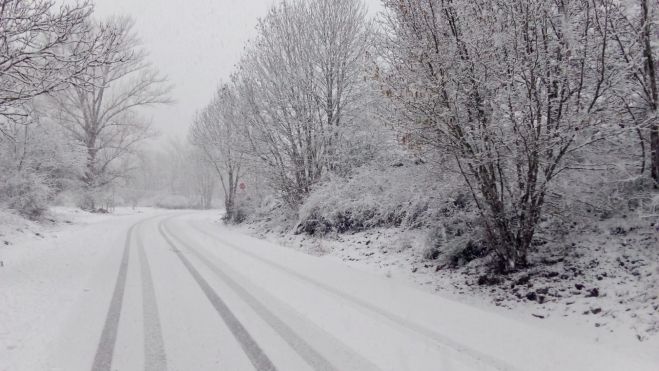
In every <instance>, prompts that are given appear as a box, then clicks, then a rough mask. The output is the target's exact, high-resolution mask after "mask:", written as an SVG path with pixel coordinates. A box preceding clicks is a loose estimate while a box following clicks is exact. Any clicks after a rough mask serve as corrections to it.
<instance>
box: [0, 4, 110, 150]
mask: <svg viewBox="0 0 659 371" xmlns="http://www.w3.org/2000/svg"><path fill="white" fill-rule="evenodd" d="M55 4H56V2H54V1H49V0H35V1H25V0H2V1H1V2H0V116H1V117H2V120H0V140H2V136H4V137H5V139H9V140H12V139H13V138H12V137H11V134H10V133H9V131H8V129H7V125H8V123H10V122H18V123H21V120H23V119H24V118H26V117H27V112H26V111H25V109H24V105H25V104H26V103H27V104H29V103H30V101H31V100H32V99H33V98H35V97H37V96H39V95H42V94H45V93H52V92H55V91H58V90H61V89H63V88H66V87H68V86H69V85H70V84H84V83H85V82H86V81H88V68H89V67H94V66H99V65H102V64H104V63H105V60H104V58H105V55H104V53H103V47H102V45H101V44H102V42H101V40H102V39H104V38H111V37H112V36H111V35H109V34H107V33H103V32H99V33H97V34H95V35H94V37H89V32H90V25H89V22H88V19H89V16H90V14H91V12H92V10H93V7H92V5H91V4H90V3H89V2H87V1H85V2H76V3H72V4H69V5H62V6H56V5H55ZM81 40H84V42H81ZM28 121H29V119H28Z"/></svg>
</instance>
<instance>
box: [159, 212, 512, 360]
mask: <svg viewBox="0 0 659 371" xmlns="http://www.w3.org/2000/svg"><path fill="white" fill-rule="evenodd" d="M170 219H171V218H170ZM191 226H192V227H193V228H194V229H196V230H197V231H199V232H201V233H203V234H204V235H206V236H208V237H210V238H212V239H214V240H216V241H218V242H220V243H221V244H223V245H225V246H228V247H231V248H232V249H234V250H235V251H238V252H240V253H241V254H243V255H246V256H249V257H251V258H253V259H256V260H258V261H260V262H262V263H264V264H266V265H268V266H271V267H273V268H276V269H278V270H280V271H282V272H284V273H287V274H289V275H291V276H293V277H296V278H298V279H300V280H302V281H303V282H307V283H309V284H311V285H313V286H315V287H317V288H320V289H322V290H324V291H326V292H329V293H331V294H333V295H335V296H338V297H340V298H343V299H345V300H348V301H349V302H352V303H353V304H355V305H357V306H359V307H362V308H364V309H367V310H369V311H371V312H374V313H376V314H378V315H380V316H382V317H384V318H386V319H387V320H389V321H391V322H393V323H395V324H397V325H398V326H401V327H403V328H406V329H408V330H411V331H413V332H416V333H418V334H421V335H423V336H425V337H427V338H429V339H431V340H433V341H434V342H435V343H436V344H437V345H439V346H445V347H448V348H449V349H453V350H455V351H456V352H458V353H460V354H463V355H465V356H467V357H470V358H472V359H474V360H477V361H479V362H482V363H483V364H484V365H487V366H492V367H495V368H496V369H497V370H501V371H520V370H519V369H517V368H516V367H515V366H513V365H511V364H510V363H508V362H506V361H505V360H502V359H500V358H497V357H494V356H491V355H489V354H486V353H483V352H481V351H479V350H476V349H474V348H471V347H469V346H467V345H464V344H461V343H459V342H457V341H454V340H452V339H450V338H449V337H448V336H446V335H443V334H441V333H438V332H436V331H433V330H430V329H427V328H425V327H423V326H421V325H418V324H416V323H414V322H411V321H409V320H407V319H405V318H403V317H401V316H398V315H396V314H394V313H391V312H388V311H386V310H383V309H381V308H380V307H378V306H376V305H374V304H371V303H369V302H367V301H365V300H363V299H360V298H359V297H357V296H354V295H351V294H348V293H345V292H343V291H341V290H339V289H337V288H335V287H332V286H330V285H328V284H325V283H323V282H320V281H318V280H316V279H314V278H311V277H308V276H306V275H303V274H300V273H298V272H296V271H294V270H292V269H290V268H288V267H286V266H284V265H281V264H279V263H276V262H274V261H271V260H269V259H266V258H263V257H261V256H259V255H257V254H254V253H252V252H250V251H247V250H245V249H243V248H241V247H239V246H238V245H235V244H233V243H232V242H229V241H226V240H224V239H222V238H220V237H218V236H216V235H214V234H212V233H210V232H208V231H206V230H204V229H201V228H200V227H198V226H195V225H193V224H191Z"/></svg>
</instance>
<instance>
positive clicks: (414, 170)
mask: <svg viewBox="0 0 659 371" xmlns="http://www.w3.org/2000/svg"><path fill="white" fill-rule="evenodd" d="M453 184H456V183H453V182H450V181H445V182H441V183H440V182H435V181H433V175H430V168H429V166H428V165H426V164H419V165H414V164H411V163H408V164H404V163H397V164H395V165H392V166H383V167H376V168H373V167H365V168H362V169H360V170H358V171H356V172H355V173H354V174H353V175H352V176H351V177H349V178H335V179H332V180H330V181H327V182H325V183H324V184H322V185H320V186H319V187H317V188H316V189H315V190H314V191H313V192H312V193H311V195H310V196H309V198H308V199H307V200H306V202H305V203H304V204H303V205H302V207H301V208H300V210H299V223H298V227H297V230H298V232H305V233H308V234H325V233H328V232H338V233H345V232H349V231H361V230H365V229H370V228H377V227H403V228H421V227H432V226H437V225H438V224H441V223H442V219H445V218H446V217H448V216H449V215H453V214H454V213H455V211H456V210H460V209H466V208H467V207H468V206H469V203H470V201H469V199H468V197H466V194H464V193H462V192H460V191H459V190H458V189H456V188H455V187H453V186H452V185H453Z"/></svg>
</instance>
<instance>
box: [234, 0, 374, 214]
mask: <svg viewBox="0 0 659 371" xmlns="http://www.w3.org/2000/svg"><path fill="white" fill-rule="evenodd" d="M365 14H366V12H365V9H364V5H363V3H361V2H360V1H358V0H312V1H301V0H296V1H291V2H282V3H281V4H279V5H277V6H275V7H273V8H272V9H271V10H270V12H269V13H268V15H267V16H266V17H265V18H264V19H263V20H261V22H260V23H259V26H258V37H257V38H256V40H255V41H254V42H253V43H252V44H251V45H250V48H249V49H248V52H247V54H246V56H245V57H244V59H243V61H242V62H241V64H240V72H239V74H238V79H237V86H238V94H239V95H240V97H241V98H240V101H241V103H242V106H243V111H244V112H245V114H246V116H245V117H246V124H247V126H248V127H249V130H248V131H247V133H248V134H249V135H248V138H249V140H250V142H251V148H252V152H253V154H254V155H255V157H257V158H259V159H260V160H261V161H262V162H263V163H264V164H266V166H267V168H268V169H269V170H270V171H269V172H268V177H269V178H270V183H271V184H272V185H273V187H274V189H275V190H276V191H277V192H278V193H279V194H280V195H281V197H282V198H283V199H284V200H285V201H286V202H287V203H288V204H289V205H291V206H293V207H296V206H297V205H299V204H300V202H301V201H302V200H303V199H304V197H305V196H306V195H307V194H308V193H309V192H310V191H311V189H312V187H313V186H314V185H315V184H316V183H317V182H318V181H319V180H320V179H321V177H322V175H323V174H324V172H325V171H327V170H328V169H330V170H331V169H333V168H334V167H336V166H337V165H338V164H339V163H340V162H341V158H340V152H339V151H338V150H337V149H338V148H339V147H340V142H341V141H342V140H343V138H344V136H345V135H346V134H347V133H349V132H350V130H351V129H352V128H354V127H355V126H356V125H358V123H359V121H360V119H361V118H362V117H363V116H362V115H363V114H364V111H365V110H364V107H365V106H366V103H365V101H364V92H365V79H364V73H363V72H364V68H363V65H364V61H365V60H366V59H367V57H368V48H369V45H370V37H371V33H370V27H369V24H368V23H367V21H366V19H365Z"/></svg>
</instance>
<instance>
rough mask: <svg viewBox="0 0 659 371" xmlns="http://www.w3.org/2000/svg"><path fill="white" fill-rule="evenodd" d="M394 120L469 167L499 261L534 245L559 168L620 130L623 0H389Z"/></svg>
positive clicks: (576, 162) (520, 261)
mask: <svg viewBox="0 0 659 371" xmlns="http://www.w3.org/2000/svg"><path fill="white" fill-rule="evenodd" d="M385 5H386V8H387V13H386V16H385V24H386V26H387V30H386V33H384V34H383V40H384V45H385V54H384V58H383V60H384V62H383V64H382V71H383V72H382V78H381V80H382V81H383V87H382V89H383V91H384V93H385V95H387V96H388V97H390V98H391V101H392V103H394V104H395V109H396V110H398V114H397V117H396V118H397V120H398V121H397V124H398V125H399V127H401V128H402V130H405V131H408V133H409V134H410V137H411V138H413V140H414V141H415V142H417V143H420V144H421V145H423V146H427V147H429V148H433V150H434V151H436V152H437V153H439V154H441V156H443V158H444V161H445V162H446V163H450V164H451V165H452V166H454V167H455V168H456V169H457V170H458V171H460V172H461V173H462V175H463V177H464V180H465V182H466V186H467V187H468V188H469V189H470V190H471V192H472V194H473V197H474V200H475V202H476V204H477V205H478V207H479V209H480V211H481V213H482V220H483V224H484V230H485V233H486V240H487V242H488V244H489V245H490V246H491V247H492V249H493V250H494V251H495V252H496V253H497V254H498V256H499V258H500V262H501V264H502V266H501V268H502V269H504V270H512V269H515V268H517V267H519V266H523V265H525V264H526V262H527V251H528V249H529V247H530V245H531V242H532V240H533V237H534V233H535V230H536V226H537V224H538V222H539V221H540V218H541V215H542V212H543V207H544V206H545V202H546V200H547V197H548V194H549V193H550V191H551V189H552V185H553V181H554V178H555V177H557V176H558V175H559V174H561V173H563V172H565V171H568V170H570V169H573V168H578V167H580V166H583V162H582V161H580V157H579V156H578V154H579V153H580V152H581V151H583V150H584V148H587V147H588V145H590V144H592V143H596V142H599V141H601V140H602V139H603V138H605V137H606V136H608V135H612V134H613V133H615V128H617V125H615V123H613V122H612V120H611V117H609V116H608V114H610V113H611V112H612V111H611V110H610V106H611V103H612V101H613V99H614V97H613V87H614V86H616V84H618V83H619V82H620V79H621V77H622V74H621V73H620V71H619V70H616V68H617V67H618V65H617V64H615V63H613V62H612V61H613V60H614V57H615V53H617V50H616V49H615V47H614V43H613V42H614V40H613V39H612V37H611V34H612V32H611V25H610V22H609V20H610V18H611V17H612V16H613V15H614V14H615V13H616V12H617V11H618V8H617V6H616V5H615V2H611V1H599V0H596V1H593V0H583V1H574V2H548V1H544V0H512V1H508V0H506V1H489V0H476V1H472V0H469V1H467V0H464V1H463V0H454V1H441V0H425V1H421V2H419V1H409V0H387V1H385Z"/></svg>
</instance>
